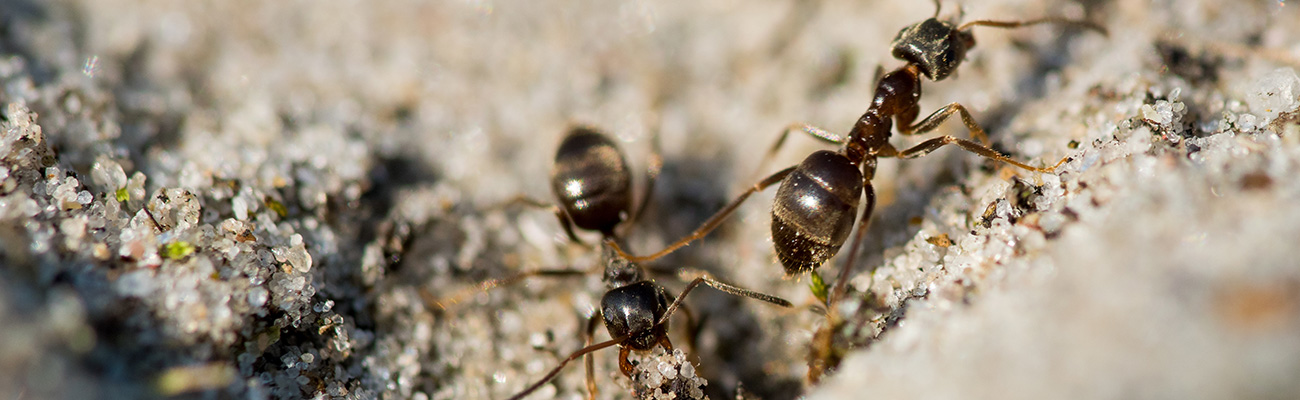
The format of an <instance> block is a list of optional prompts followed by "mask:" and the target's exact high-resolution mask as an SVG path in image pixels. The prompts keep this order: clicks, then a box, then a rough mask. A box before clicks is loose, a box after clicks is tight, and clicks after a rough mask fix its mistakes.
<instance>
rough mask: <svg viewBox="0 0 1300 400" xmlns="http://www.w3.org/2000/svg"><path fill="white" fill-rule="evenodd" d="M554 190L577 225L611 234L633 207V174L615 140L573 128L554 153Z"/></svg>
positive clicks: (584, 129) (552, 175)
mask: <svg viewBox="0 0 1300 400" xmlns="http://www.w3.org/2000/svg"><path fill="white" fill-rule="evenodd" d="M551 190H552V191H554V193H555V197H556V198H557V199H558V200H559V202H560V206H561V207H564V211H565V213H567V214H568V215H569V218H571V219H572V220H573V224H574V225H577V226H578V228H581V229H585V230H593V231H599V232H601V233H604V234H606V235H612V234H613V233H614V227H616V226H618V224H619V223H621V222H623V219H624V218H626V217H627V213H628V210H629V208H630V206H631V199H632V173H631V171H630V170H629V169H628V166H627V158H626V157H624V156H623V152H622V151H621V150H619V148H618V145H617V144H615V143H614V141H612V140H610V139H609V138H608V137H606V136H605V135H603V134H601V133H600V132H597V131H595V130H592V129H589V128H582V127H579V128H574V129H573V130H572V131H570V132H569V135H568V136H566V137H565V138H564V141H562V142H560V148H559V150H557V151H556V153H555V169H554V170H553V171H552V172H551Z"/></svg>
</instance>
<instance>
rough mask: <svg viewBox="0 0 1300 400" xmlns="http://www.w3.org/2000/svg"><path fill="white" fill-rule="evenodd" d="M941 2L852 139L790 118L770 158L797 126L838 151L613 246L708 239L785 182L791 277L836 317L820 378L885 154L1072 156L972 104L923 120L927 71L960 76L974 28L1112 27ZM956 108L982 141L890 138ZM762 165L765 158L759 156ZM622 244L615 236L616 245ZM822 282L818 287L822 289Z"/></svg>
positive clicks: (905, 40) (824, 342)
mask: <svg viewBox="0 0 1300 400" xmlns="http://www.w3.org/2000/svg"><path fill="white" fill-rule="evenodd" d="M939 7H940V4H939V1H938V0H935V14H934V15H933V16H932V17H930V18H928V19H926V20H924V21H921V22H919V23H916V24H912V25H910V26H907V27H905V28H903V29H902V30H901V31H899V33H898V35H897V36H896V37H895V38H894V40H893V42H892V43H891V47H892V49H893V50H892V54H893V56H894V57H895V58H898V59H899V60H902V61H904V64H903V66H901V67H898V68H897V69H895V70H893V71H891V72H889V73H886V74H883V75H881V76H878V77H877V83H876V91H875V94H874V96H873V97H872V100H871V104H870V105H869V106H868V107H867V110H866V112H865V113H863V114H862V116H861V117H859V118H858V120H857V122H856V123H855V124H854V125H853V127H852V128H851V129H850V130H849V134H848V137H847V138H845V137H843V136H840V135H838V134H835V133H832V132H829V131H827V130H824V129H821V128H817V127H814V126H811V125H807V124H792V125H790V126H788V127H786V129H785V130H783V131H782V133H781V135H780V137H779V138H778V139H777V140H776V142H775V143H774V144H773V145H772V147H771V148H770V149H769V150H768V152H767V154H766V156H765V157H764V162H766V160H767V159H769V158H771V157H772V156H773V155H774V154H775V153H776V152H777V151H778V150H779V149H780V148H781V146H782V145H783V144H784V142H785V140H786V137H787V136H788V135H789V134H790V132H793V131H802V132H804V133H806V134H808V135H809V136H812V137H814V138H817V139H820V140H822V141H825V142H829V143H832V144H836V145H840V146H842V147H841V148H840V150H839V151H828V150H819V151H816V152H813V153H812V154H811V155H809V156H808V157H807V158H805V159H804V160H803V162H801V163H799V164H798V165H795V166H791V167H787V168H785V169H782V170H780V171H778V172H776V173H774V174H772V175H769V176H767V177H766V178H763V179H761V180H760V181H759V182H758V183H757V184H754V185H753V186H751V187H749V188H748V189H746V190H745V191H744V192H743V193H741V194H740V195H739V196H737V197H736V198H735V199H734V200H732V202H731V203H728V204H727V205H726V206H725V207H723V208H722V209H721V210H720V211H718V212H717V213H715V214H714V215H713V216H712V217H710V218H709V219H708V220H706V221H705V222H704V223H703V224H701V225H700V227H698V228H697V229H696V230H695V231H693V232H692V233H691V234H689V235H687V236H685V237H683V238H682V239H680V240H678V241H677V242H675V243H673V244H671V245H669V246H668V247H666V248H664V249H663V250H661V251H659V252H657V253H654V254H650V255H647V256H632V255H629V254H628V253H626V252H624V251H623V250H622V249H621V248H618V247H615V250H616V251H617V252H618V253H619V254H620V255H621V256H623V257H625V258H626V259H627V260H628V261H630V262H645V261H651V260H655V259H658V258H660V257H663V256H665V255H667V254H669V253H671V252H673V251H675V250H677V249H679V248H681V247H683V246H686V245H688V244H690V243H691V242H692V241H694V240H697V239H699V238H701V237H704V236H705V235H707V234H708V233H709V232H711V231H713V230H714V229H715V228H717V227H718V225H719V224H721V223H722V221H723V220H725V219H726V218H727V217H728V216H730V215H731V214H732V213H733V212H734V211H735V210H736V209H737V207H739V206H740V204H741V203H743V202H744V201H745V200H746V199H747V198H749V196H750V195H752V194H754V193H756V192H759V191H762V190H764V189H766V188H768V187H769V186H772V185H775V184H777V183H780V187H779V188H778V189H777V192H776V197H775V200H774V203H773V204H772V225H771V232H772V244H773V246H774V247H775V250H776V256H777V259H779V260H780V262H781V265H782V266H783V267H784V268H785V274H786V276H787V277H790V276H797V275H801V274H804V273H811V274H812V276H813V286H814V292H817V293H815V294H816V295H817V297H818V298H819V300H821V301H823V302H824V304H825V305H826V306H827V307H828V309H827V310H826V314H827V317H828V319H829V323H828V324H827V325H828V326H827V327H824V328H823V330H820V331H818V333H817V334H816V335H815V336H814V354H813V355H812V356H810V359H811V360H810V363H809V378H810V380H811V381H813V382H816V381H818V380H819V379H820V377H821V375H822V374H823V373H824V372H825V371H826V370H828V369H831V368H834V367H835V366H836V365H838V363H839V357H840V354H832V349H831V347H832V346H831V341H832V337H831V335H832V332H834V331H837V330H838V328H839V327H840V326H842V325H843V323H844V321H843V318H842V317H840V316H839V314H838V313H836V312H835V311H834V307H835V305H836V304H837V302H838V300H839V298H840V297H841V296H843V294H844V291H845V282H846V281H847V278H848V276H849V272H850V270H851V267H852V266H853V262H854V260H855V259H856V257H857V253H858V248H859V247H860V246H861V244H862V242H863V238H864V237H865V235H866V232H867V229H866V227H867V225H868V223H869V222H870V220H871V213H872V210H873V209H874V208H875V205H876V195H875V191H874V189H873V188H872V185H871V179H872V177H874V175H875V171H876V162H877V160H878V159H880V158H900V159H909V158H916V157H920V156H923V155H926V154H929V153H930V152H932V151H935V150H937V149H939V148H941V147H943V146H946V145H949V144H956V145H958V146H959V147H961V148H962V149H963V150H966V151H968V152H971V153H975V154H977V155H979V156H982V157H985V158H989V159H992V160H996V161H1000V162H1004V163H1007V164H1011V165H1013V166H1016V167H1019V168H1021V169H1024V170H1027V171H1033V172H1038V173H1049V172H1052V171H1054V170H1055V169H1056V168H1057V167H1059V166H1060V165H1061V164H1063V163H1064V162H1065V161H1067V160H1069V158H1068V157H1066V158H1063V159H1061V161H1059V162H1057V163H1056V164H1055V165H1052V166H1051V167H1033V166H1030V165H1028V164H1025V163H1022V162H1019V161H1016V160H1014V159H1012V158H1010V157H1008V156H1005V155H1003V154H1001V153H999V152H998V151H996V150H993V149H992V148H990V147H988V145H987V144H988V135H986V134H985V132H984V129H983V128H981V127H980V126H979V124H978V123H976V122H975V119H974V118H973V117H971V114H970V112H968V111H967V110H966V107H964V106H962V105H961V104H959V103H949V104H948V105H945V106H943V107H940V108H939V109H938V110H937V111H934V112H933V113H931V114H930V115H928V116H926V117H925V118H924V119H921V120H920V121H916V119H917V117H918V116H919V115H920V111H921V110H920V106H919V104H918V102H919V101H920V98H921V77H922V76H924V77H926V78H929V79H930V80H932V81H941V80H943V79H944V78H947V77H948V76H949V75H951V74H952V72H953V71H955V70H956V69H957V67H958V66H960V65H961V62H962V61H963V60H964V59H965V56H966V52H967V51H968V50H970V49H971V48H973V47H974V46H975V36H974V35H973V34H972V33H971V28H974V27H976V26H985V27H994V28H1018V27H1025V26H1030V25H1038V24H1044V23H1055V24H1063V25H1073V26H1078V27H1082V28H1085V29H1091V30H1094V31H1097V32H1100V33H1102V34H1103V35H1104V34H1106V30H1105V28H1103V27H1101V26H1099V25H1097V24H1094V23H1092V22H1088V21H1082V20H1072V19H1066V18H1060V17H1046V18H1039V19H1033V20H1027V21H996V20H975V21H969V22H966V23H963V24H961V25H958V26H955V25H954V24H953V23H950V22H946V21H941V20H939V19H938V18H937V17H938V15H939ZM954 113H956V114H958V115H960V116H961V121H962V123H963V124H964V125H965V126H966V128H967V130H969V131H970V134H971V136H972V137H973V138H974V139H976V140H978V142H976V141H971V140H967V139H961V138H957V137H953V136H947V135H945V136H940V137H936V138H933V139H929V140H926V141H924V142H921V143H920V144H917V145H915V146H912V147H910V148H906V149H903V150H899V149H897V148H895V147H894V146H893V145H892V144H890V143H889V139H890V136H891V134H892V131H893V127H894V125H895V124H897V127H898V132H899V133H900V134H902V135H917V134H922V133H926V132H930V131H933V130H934V129H935V128H937V127H938V126H939V125H940V124H942V123H943V122H944V121H946V120H947V119H948V118H949V117H951V116H952V115H953V114H954ZM760 164H762V163H760ZM863 199H865V202H866V206H865V210H864V211H863V213H862V216H861V217H860V220H859V222H858V223H857V225H858V230H857V234H856V236H855V237H854V242H853V243H854V245H853V246H850V247H849V253H848V257H847V260H846V262H845V264H844V267H843V268H842V269H841V270H840V273H839V276H838V278H837V279H836V281H835V284H834V287H833V288H832V289H831V290H830V293H829V296H826V295H825V288H824V286H821V283H820V282H821V279H820V276H819V275H817V274H816V272H815V270H816V269H817V268H818V267H820V266H821V265H822V264H824V263H825V262H826V261H827V260H829V259H830V258H832V257H834V256H835V255H836V254H837V253H838V252H839V250H840V248H841V247H842V246H843V245H844V242H845V241H846V240H847V239H848V236H849V233H850V232H851V231H852V230H853V227H854V220H855V216H856V215H857V212H858V208H859V205H860V203H862V202H863ZM614 245H615V246H617V243H615V244H614ZM818 287H820V289H818Z"/></svg>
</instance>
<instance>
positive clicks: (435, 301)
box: [420, 268, 592, 310]
mask: <svg viewBox="0 0 1300 400" xmlns="http://www.w3.org/2000/svg"><path fill="white" fill-rule="evenodd" d="M591 273H592V271H591V270H581V269H572V268H565V269H553V268H537V269H531V270H526V271H523V272H520V273H518V274H515V275H513V276H509V277H506V278H499V279H488V280H485V281H482V282H479V283H478V285H475V287H473V288H467V289H465V290H461V291H459V292H456V293H455V294H452V295H451V296H446V297H441V298H438V297H434V296H433V293H429V292H428V291H427V290H424V289H421V290H420V297H422V298H424V302H425V304H427V305H430V306H432V307H434V308H437V309H440V310H446V309H447V308H449V307H451V306H454V305H456V304H459V303H461V302H464V301H465V300H466V299H467V298H469V297H470V296H473V295H477V294H479V293H482V292H486V291H488V290H492V288H495V287H498V286H507V285H513V284H516V283H519V282H520V281H523V280H524V279H527V278H528V277H530V276H555V277H565V276H580V275H587V274H591Z"/></svg>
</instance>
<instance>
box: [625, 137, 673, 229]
mask: <svg viewBox="0 0 1300 400" xmlns="http://www.w3.org/2000/svg"><path fill="white" fill-rule="evenodd" d="M647 164H649V165H648V166H646V171H645V187H644V188H643V189H642V190H643V191H644V193H641V200H640V201H639V202H638V203H637V205H636V209H635V210H634V211H632V214H631V217H629V218H628V220H627V221H625V222H624V225H626V226H629V227H630V226H632V225H633V224H634V223H635V222H636V221H637V220H639V219H640V218H641V214H643V213H645V209H646V208H647V207H649V206H650V198H651V197H653V195H654V187H655V180H657V179H658V178H659V172H660V171H661V170H663V167H664V158H663V148H662V145H661V144H660V143H659V129H658V128H655V129H654V130H653V131H651V133H650V157H649V159H648V162H647ZM629 229H630V228H629ZM623 234H624V235H626V234H627V232H626V231H625V232H623Z"/></svg>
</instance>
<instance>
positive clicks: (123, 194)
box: [114, 186, 130, 203]
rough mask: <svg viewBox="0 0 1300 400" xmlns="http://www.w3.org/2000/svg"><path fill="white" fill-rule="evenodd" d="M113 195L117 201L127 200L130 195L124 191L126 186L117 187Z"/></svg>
mask: <svg viewBox="0 0 1300 400" xmlns="http://www.w3.org/2000/svg"><path fill="white" fill-rule="evenodd" d="M114 195H115V196H116V197H117V202H118V203H125V202H126V200H127V199H128V198H130V195H129V194H127V192H126V186H123V187H122V188H120V189H117V192H116V193H114Z"/></svg>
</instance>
